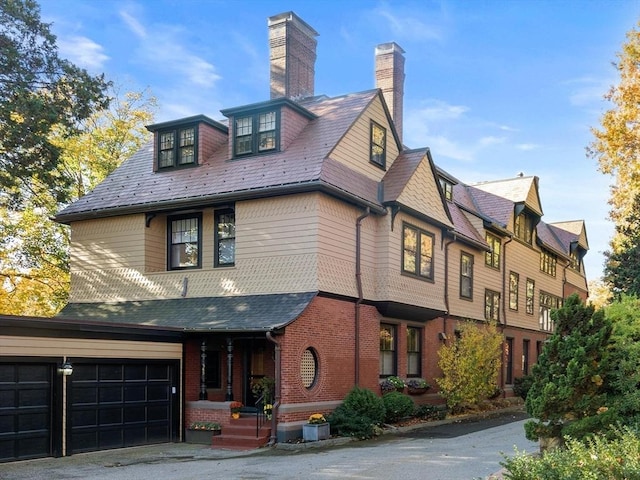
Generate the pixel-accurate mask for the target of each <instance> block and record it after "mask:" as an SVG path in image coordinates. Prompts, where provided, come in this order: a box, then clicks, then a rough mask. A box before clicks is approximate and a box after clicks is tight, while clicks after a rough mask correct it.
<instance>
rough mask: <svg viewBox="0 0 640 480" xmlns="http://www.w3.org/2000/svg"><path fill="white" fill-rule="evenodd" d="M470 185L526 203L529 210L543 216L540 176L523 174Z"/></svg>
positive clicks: (517, 202) (510, 199) (506, 198)
mask: <svg viewBox="0 0 640 480" xmlns="http://www.w3.org/2000/svg"><path fill="white" fill-rule="evenodd" d="M470 186H472V187H474V188H475V189H477V190H481V191H484V192H486V193H491V194H493V195H497V196H498V197H501V198H503V199H505V200H509V201H511V202H512V203H516V204H522V205H526V206H527V207H528V208H529V210H531V211H532V212H534V213H536V214H537V215H538V216H540V217H541V216H542V215H543V213H542V206H541V205H540V197H539V195H538V177H535V176H529V177H525V176H521V177H515V178H507V179H503V180H494V181H491V182H481V183H473V184H471V185H470Z"/></svg>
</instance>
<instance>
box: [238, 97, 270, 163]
mask: <svg viewBox="0 0 640 480" xmlns="http://www.w3.org/2000/svg"><path fill="white" fill-rule="evenodd" d="M265 115H273V117H274V118H273V120H272V121H270V122H269V124H271V123H273V128H269V129H263V130H261V126H262V125H263V124H264V123H263V122H262V119H261V117H262V116H265ZM240 121H247V122H246V125H242V126H241V127H239V126H238V123H239V122H240ZM231 124H232V126H233V158H243V157H248V156H254V155H263V154H268V153H272V152H277V151H279V150H280V127H281V110H280V109H279V108H267V109H263V110H258V111H254V112H248V113H246V114H242V115H234V116H233V121H232V122H231ZM239 128H248V129H249V132H248V133H244V134H243V135H238V131H239ZM267 133H270V134H271V135H270V136H269V137H268V138H270V139H272V140H273V146H272V147H269V148H262V147H261V135H262V134H267ZM241 137H242V138H244V139H246V142H245V143H246V145H248V146H249V147H250V148H249V150H246V151H244V150H243V151H239V148H238V147H239V142H238V139H239V138H241ZM265 138H266V137H265Z"/></svg>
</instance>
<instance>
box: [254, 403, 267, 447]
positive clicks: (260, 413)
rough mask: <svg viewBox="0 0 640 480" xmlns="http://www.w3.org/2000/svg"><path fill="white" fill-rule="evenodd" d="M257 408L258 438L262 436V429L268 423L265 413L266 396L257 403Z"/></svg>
mask: <svg viewBox="0 0 640 480" xmlns="http://www.w3.org/2000/svg"><path fill="white" fill-rule="evenodd" d="M255 406H256V438H258V437H259V436H260V428H261V427H262V426H263V425H264V424H265V423H266V418H267V415H266V414H265V413H264V394H262V395H260V397H259V398H258V399H257V400H256V402H255Z"/></svg>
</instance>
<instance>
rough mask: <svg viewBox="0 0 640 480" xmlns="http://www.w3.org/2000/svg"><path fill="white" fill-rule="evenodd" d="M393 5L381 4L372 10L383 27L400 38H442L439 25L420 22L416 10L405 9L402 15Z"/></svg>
mask: <svg viewBox="0 0 640 480" xmlns="http://www.w3.org/2000/svg"><path fill="white" fill-rule="evenodd" d="M398 12H399V10H398V9H397V8H396V7H395V6H394V7H393V9H392V8H391V7H390V6H388V5H386V4H383V5H381V6H379V7H377V8H375V9H374V10H373V14H374V15H376V16H378V17H380V19H381V20H382V21H383V23H384V26H385V29H387V30H390V31H391V33H392V34H393V35H394V36H396V37H398V38H400V39H405V40H406V39H411V40H442V38H443V33H442V30H441V27H437V26H435V25H436V23H435V22H434V24H433V25H429V24H427V23H424V22H422V21H421V20H420V19H419V18H417V16H416V13H417V12H416V11H413V10H412V11H407V13H406V14H404V15H402V14H400V13H398Z"/></svg>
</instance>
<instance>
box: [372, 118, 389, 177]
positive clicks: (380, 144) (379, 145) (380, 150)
mask: <svg viewBox="0 0 640 480" xmlns="http://www.w3.org/2000/svg"><path fill="white" fill-rule="evenodd" d="M371 161H372V162H373V163H375V164H376V165H380V166H381V167H384V166H385V165H386V161H387V129H386V128H384V127H382V126H381V125H378V124H377V123H376V122H371Z"/></svg>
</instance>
